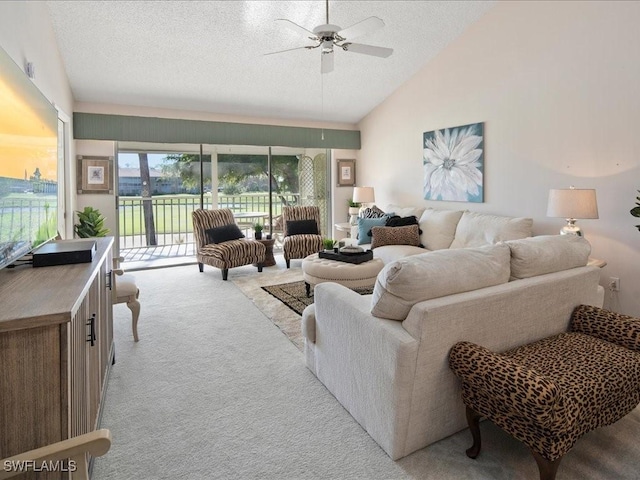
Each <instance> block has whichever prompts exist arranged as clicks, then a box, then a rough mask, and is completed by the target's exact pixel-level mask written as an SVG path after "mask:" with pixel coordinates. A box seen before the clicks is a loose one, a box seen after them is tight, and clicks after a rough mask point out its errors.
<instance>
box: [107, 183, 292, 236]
mask: <svg viewBox="0 0 640 480" xmlns="http://www.w3.org/2000/svg"><path fill="white" fill-rule="evenodd" d="M268 198H269V197H268V195H266V194H263V193H254V194H242V195H220V196H219V197H218V203H219V206H220V207H228V208H231V209H232V210H233V211H234V212H265V213H266V212H268V211H269V204H268ZM209 201H210V197H209ZM141 202H142V200H141V199H140V197H120V210H119V214H118V216H119V225H118V228H119V230H120V235H143V234H144V215H143V208H142V203H141ZM205 202H206V197H205ZM199 203H200V197H199V196H198V195H172V196H170V197H162V196H157V197H154V198H153V200H152V205H153V218H154V223H155V227H156V233H157V234H164V233H173V234H184V233H191V232H192V231H193V225H192V223H191V212H193V210H194V209H196V208H199ZM273 209H274V215H279V214H280V213H281V211H282V203H281V202H280V200H279V199H278V200H274V202H273Z"/></svg>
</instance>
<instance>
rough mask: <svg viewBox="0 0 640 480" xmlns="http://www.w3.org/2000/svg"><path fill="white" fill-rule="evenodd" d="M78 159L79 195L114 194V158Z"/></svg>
mask: <svg viewBox="0 0 640 480" xmlns="http://www.w3.org/2000/svg"><path fill="white" fill-rule="evenodd" d="M77 159H78V171H77V176H78V193H113V157H88V156H83V155H78V157H77Z"/></svg>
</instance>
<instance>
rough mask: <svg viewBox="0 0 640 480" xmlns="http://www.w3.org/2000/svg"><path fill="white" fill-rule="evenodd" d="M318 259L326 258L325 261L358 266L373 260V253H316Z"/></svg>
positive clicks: (369, 251) (368, 251)
mask: <svg viewBox="0 0 640 480" xmlns="http://www.w3.org/2000/svg"><path fill="white" fill-rule="evenodd" d="M318 257H320V258H326V259H327V260H337V261H338V262H346V263H355V264H359V263H364V262H368V261H369V260H373V252H372V251H371V250H367V251H366V252H358V253H334V252H320V253H318Z"/></svg>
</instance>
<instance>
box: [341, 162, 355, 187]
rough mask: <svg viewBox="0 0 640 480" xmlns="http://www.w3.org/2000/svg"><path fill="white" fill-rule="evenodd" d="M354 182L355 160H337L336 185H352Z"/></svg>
mask: <svg viewBox="0 0 640 480" xmlns="http://www.w3.org/2000/svg"><path fill="white" fill-rule="evenodd" d="M355 184H356V161H355V160H338V186H339V187H353V186H354V185H355Z"/></svg>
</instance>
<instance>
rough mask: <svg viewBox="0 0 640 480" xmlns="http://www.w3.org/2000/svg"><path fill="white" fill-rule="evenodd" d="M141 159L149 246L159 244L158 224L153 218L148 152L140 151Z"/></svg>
mask: <svg viewBox="0 0 640 480" xmlns="http://www.w3.org/2000/svg"><path fill="white" fill-rule="evenodd" d="M138 159H139V160H140V182H141V184H142V185H141V187H142V188H141V190H142V191H141V196H142V212H143V216H144V232H145V236H146V237H147V246H149V245H157V244H158V239H157V238H156V225H155V222H154V220H153V204H152V202H151V174H150V172H149V158H148V157H147V154H146V153H138Z"/></svg>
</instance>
